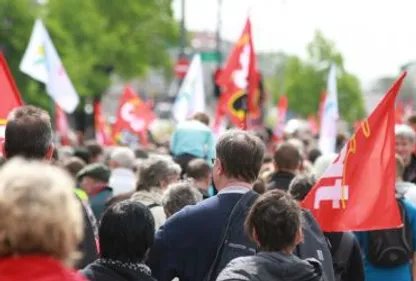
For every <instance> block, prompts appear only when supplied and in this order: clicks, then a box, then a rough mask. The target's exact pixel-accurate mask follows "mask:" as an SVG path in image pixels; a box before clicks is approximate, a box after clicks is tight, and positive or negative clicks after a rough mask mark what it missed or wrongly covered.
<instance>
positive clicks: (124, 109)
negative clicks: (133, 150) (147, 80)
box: [113, 87, 156, 142]
mask: <svg viewBox="0 0 416 281" xmlns="http://www.w3.org/2000/svg"><path fill="white" fill-rule="evenodd" d="M155 118H156V116H155V114H154V113H153V111H152V110H151V109H150V108H149V107H148V106H147V104H146V103H144V102H143V101H142V99H141V98H139V96H138V95H136V94H135V93H134V92H133V90H132V89H131V88H130V87H126V88H124V93H123V96H122V97H121V98H120V103H119V107H118V113H117V120H116V123H115V124H114V127H113V136H114V139H115V140H116V141H118V142H120V141H121V142H125V141H127V142H128V140H127V139H129V138H130V139H131V138H135V137H137V135H139V134H140V133H142V132H144V131H147V129H148V128H149V125H150V124H151V123H152V122H153V120H154V119H155Z"/></svg>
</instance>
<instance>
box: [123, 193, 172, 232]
mask: <svg viewBox="0 0 416 281" xmlns="http://www.w3.org/2000/svg"><path fill="white" fill-rule="evenodd" d="M162 195H163V191H162V189H160V188H159V187H152V188H151V189H150V191H147V190H140V191H137V192H136V193H134V194H133V196H132V197H131V198H132V199H134V200H137V201H139V202H140V203H142V204H144V205H146V206H149V205H152V204H158V205H160V206H156V207H152V208H150V211H151V212H152V215H153V218H154V219H155V231H156V230H158V229H159V227H161V226H162V225H163V224H164V223H165V221H166V214H165V211H164V210H163V207H162V202H161V201H162Z"/></svg>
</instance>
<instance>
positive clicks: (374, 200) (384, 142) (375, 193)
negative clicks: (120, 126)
mask: <svg viewBox="0 0 416 281" xmlns="http://www.w3.org/2000/svg"><path fill="white" fill-rule="evenodd" d="M405 76H406V73H404V74H403V75H402V76H400V78H399V79H398V80H397V81H396V82H395V83H394V85H393V87H392V88H391V89H390V91H389V92H388V93H387V94H386V96H385V97H384V98H383V100H382V101H381V102H380V103H379V105H378V106H377V107H376V109H375V110H374V111H373V112H372V114H371V115H370V116H369V117H368V119H367V120H366V121H364V122H363V124H362V126H361V128H360V129H359V130H358V131H356V132H355V134H354V135H353V136H352V137H351V139H350V140H349V142H348V143H347V144H346V145H345V147H344V148H343V149H342V151H341V152H340V154H339V156H338V158H337V159H336V160H335V161H334V163H333V164H332V165H331V166H330V167H329V168H328V169H327V170H326V171H325V173H324V175H323V176H322V178H321V179H320V180H319V181H318V182H317V183H316V185H315V186H314V187H313V189H312V190H311V192H310V193H309V194H308V196H307V197H306V198H305V200H304V201H303V206H304V207H306V208H308V209H310V210H311V211H312V213H313V215H314V216H315V218H316V219H317V220H318V222H319V224H320V225H321V228H322V230H324V231H328V232H330V231H366V230H377V229H388V228H396V227H399V226H400V225H401V224H402V222H401V217H400V213H399V209H398V206H397V203H396V199H395V182H396V169H395V164H396V162H395V138H394V124H395V109H394V102H395V99H396V96H397V93H398V91H399V89H400V87H401V85H402V82H403V79H404V77H405Z"/></svg>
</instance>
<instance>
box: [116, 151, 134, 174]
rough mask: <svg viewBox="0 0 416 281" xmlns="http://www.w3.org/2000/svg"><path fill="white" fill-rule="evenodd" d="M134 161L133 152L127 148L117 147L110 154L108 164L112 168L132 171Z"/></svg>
mask: <svg viewBox="0 0 416 281" xmlns="http://www.w3.org/2000/svg"><path fill="white" fill-rule="evenodd" d="M134 160H135V154H134V151H133V150H131V149H130V148H128V147H117V148H115V149H114V150H113V151H112V152H111V154H110V164H111V165H112V166H113V167H120V168H125V169H133V166H134Z"/></svg>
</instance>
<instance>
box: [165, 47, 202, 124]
mask: <svg viewBox="0 0 416 281" xmlns="http://www.w3.org/2000/svg"><path fill="white" fill-rule="evenodd" d="M204 111H205V92H204V77H203V74H202V61H201V56H200V55H199V54H196V55H194V57H193V59H192V62H191V65H190V66H189V69H188V72H187V73H186V75H185V79H184V80H183V82H182V85H181V87H180V89H179V92H178V95H177V96H176V100H175V103H174V105H173V109H172V112H173V117H174V118H175V120H176V121H177V122H182V121H185V120H186V119H188V118H189V117H190V116H192V115H193V114H194V113H196V112H204Z"/></svg>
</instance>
